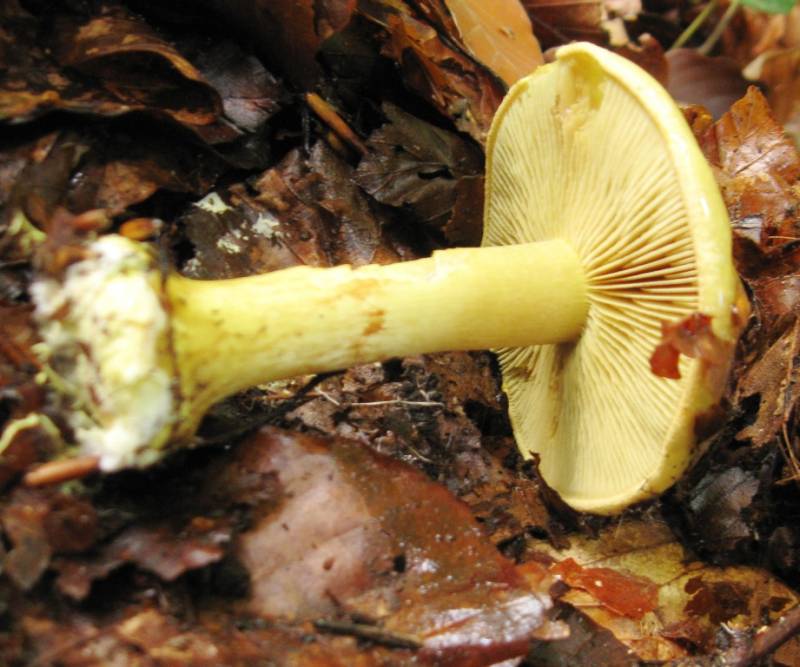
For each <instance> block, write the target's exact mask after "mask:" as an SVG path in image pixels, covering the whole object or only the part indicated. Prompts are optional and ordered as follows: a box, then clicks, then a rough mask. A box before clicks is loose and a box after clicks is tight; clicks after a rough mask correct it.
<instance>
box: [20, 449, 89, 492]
mask: <svg viewBox="0 0 800 667" xmlns="http://www.w3.org/2000/svg"><path fill="white" fill-rule="evenodd" d="M99 466H100V460H99V459H98V458H97V457H96V456H83V457H79V458H73V459H64V460H62V461H48V462H47V463H43V464H42V465H40V466H37V467H36V468H34V469H33V470H31V471H30V472H28V473H26V474H25V477H24V479H23V481H24V482H25V484H26V485H27V486H51V485H53V484H60V483H61V482H69V481H70V480H73V479H81V478H82V477H86V476H87V475H89V474H91V473H93V472H96V471H97V469H98V468H99Z"/></svg>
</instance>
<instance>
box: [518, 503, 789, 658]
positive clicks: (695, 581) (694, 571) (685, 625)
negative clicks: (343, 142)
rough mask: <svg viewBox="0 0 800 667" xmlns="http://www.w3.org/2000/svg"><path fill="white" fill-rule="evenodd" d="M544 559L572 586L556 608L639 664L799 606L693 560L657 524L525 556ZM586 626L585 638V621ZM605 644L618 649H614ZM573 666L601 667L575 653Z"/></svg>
mask: <svg viewBox="0 0 800 667" xmlns="http://www.w3.org/2000/svg"><path fill="white" fill-rule="evenodd" d="M536 554H538V555H536ZM545 554H546V555H547V556H548V557H549V558H550V559H552V561H551V562H552V565H551V566H550V570H551V571H555V572H562V573H564V575H563V576H564V581H565V583H566V584H567V585H568V586H569V590H568V591H567V592H566V593H565V594H564V595H562V596H561V597H560V600H561V603H562V604H566V605H567V606H569V607H571V608H572V609H575V610H578V611H579V612H580V614H582V615H583V616H585V617H588V618H589V619H591V620H592V621H593V622H594V623H595V624H597V627H599V628H604V629H606V630H608V631H610V632H611V633H612V635H613V636H614V637H615V638H616V639H617V640H618V641H619V642H621V643H622V644H623V645H625V646H627V647H628V648H629V649H630V650H632V651H633V652H634V654H635V656H636V659H638V660H641V661H649V660H654V661H662V660H676V659H679V658H682V657H685V656H687V655H688V650H689V649H694V650H699V651H700V652H702V653H709V652H712V651H714V650H715V649H716V648H717V646H716V636H717V631H718V629H719V627H720V624H721V623H725V624H726V626H727V627H728V628H730V629H732V630H737V629H740V630H745V629H755V628H760V627H761V626H762V624H764V623H770V622H773V621H776V620H777V619H778V618H780V616H781V615H782V614H783V613H785V612H787V611H789V610H790V609H792V608H793V607H795V606H796V605H797V604H798V602H800V598H798V596H797V594H796V593H795V592H794V591H792V590H791V589H790V588H788V587H787V586H785V585H784V584H783V583H781V582H780V581H779V580H778V579H776V578H775V577H773V576H771V575H770V574H768V573H767V572H765V571H763V570H759V569H757V568H749V567H741V566H731V567H727V568H717V567H710V566H708V565H706V564H704V563H702V562H699V561H696V560H693V559H692V558H691V557H690V555H689V554H688V553H687V552H686V551H685V549H684V547H682V546H681V545H680V543H679V542H678V541H676V539H675V537H674V535H673V534H672V533H671V532H670V530H669V528H668V527H667V526H666V524H665V523H664V522H663V521H662V520H660V519H657V518H656V519H653V518H649V519H648V520H644V521H643V520H628V521H623V522H619V523H618V524H617V525H613V526H610V527H609V528H607V529H606V530H604V531H602V532H601V533H600V535H599V536H598V537H597V538H587V537H573V538H571V546H570V547H569V548H567V549H560V550H554V549H553V548H552V547H550V546H548V545H546V544H540V545H538V546H536V547H534V551H533V552H532V553H530V554H529V556H534V557H535V558H536V559H537V560H538V561H539V562H541V560H542V557H543V556H544V555H545ZM523 567H527V566H523ZM533 567H541V565H534V566H533ZM609 571H611V572H613V574H612V575H611V576H608V575H607V574H605V573H607V572H609ZM593 575H594V576H593ZM608 583H612V586H610V588H611V589H612V590H610V591H609V590H606V587H607V584H608ZM570 627H571V628H575V627H580V626H576V624H575V622H573V623H571V626H570ZM583 627H584V630H583V633H584V634H585V633H586V629H585V628H586V626H585V622H584V626H583ZM596 632H598V631H597V630H595V633H596ZM598 641H600V638H599V637H598ZM606 646H607V647H608V650H609V651H613V650H615V649H614V644H613V643H607V644H606ZM553 648H554V645H553V646H549V647H542V649H541V650H542V651H544V652H548V651H549V652H552V650H553ZM535 655H536V653H535V652H534V656H535ZM607 655H608V654H607ZM591 659H594V660H598V656H597V655H596V654H595V655H593V656H592V657H591ZM571 664H573V665H576V666H581V665H587V666H588V665H590V664H606V663H605V662H603V661H601V662H600V663H598V662H594V663H592V662H589V661H588V660H586V659H585V657H584V656H583V655H581V654H579V655H576V656H575V661H574V662H573V663H571ZM609 664H610V663H609Z"/></svg>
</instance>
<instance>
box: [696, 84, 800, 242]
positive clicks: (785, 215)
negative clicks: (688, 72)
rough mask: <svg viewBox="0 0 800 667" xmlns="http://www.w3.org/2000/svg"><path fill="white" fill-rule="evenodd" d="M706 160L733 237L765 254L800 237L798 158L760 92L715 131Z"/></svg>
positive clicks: (745, 100)
mask: <svg viewBox="0 0 800 667" xmlns="http://www.w3.org/2000/svg"><path fill="white" fill-rule="evenodd" d="M714 135H715V138H716V142H715V145H714V146H711V145H706V146H704V148H705V149H706V155H707V156H708V157H709V159H710V160H711V162H712V164H714V165H716V166H717V167H718V170H719V171H718V173H717V178H718V181H719V183H720V186H721V188H722V194H723V197H724V198H725V203H726V204H727V206H728V212H729V214H730V216H731V221H732V223H733V226H734V231H735V232H737V233H738V234H740V235H742V236H748V237H750V238H753V239H754V240H755V241H756V242H757V243H758V244H760V246H761V247H762V249H764V250H768V249H769V248H772V247H776V246H780V245H782V244H784V243H785V242H786V241H787V240H793V239H796V238H798V237H800V229H798V226H797V221H796V217H795V216H794V215H793V213H792V211H794V210H795V209H796V208H797V207H798V206H800V191H798V190H797V188H796V187H795V186H796V183H797V181H798V179H800V156H798V153H797V149H796V148H795V146H794V144H793V143H792V142H791V140H790V139H789V138H788V137H787V136H786V135H785V134H784V132H783V129H782V128H781V127H780V125H778V124H777V123H776V122H775V120H774V118H773V117H772V113H771V111H770V108H769V105H768V104H767V101H766V100H765V99H764V96H763V95H762V94H761V93H760V92H759V91H758V89H756V88H753V87H751V88H750V89H749V90H748V92H747V95H745V97H744V98H742V99H741V100H740V101H739V102H737V103H736V104H734V105H733V107H731V110H730V111H729V112H728V113H726V114H725V115H724V116H723V117H722V118H721V119H720V120H719V122H718V123H717V124H716V126H715V127H714Z"/></svg>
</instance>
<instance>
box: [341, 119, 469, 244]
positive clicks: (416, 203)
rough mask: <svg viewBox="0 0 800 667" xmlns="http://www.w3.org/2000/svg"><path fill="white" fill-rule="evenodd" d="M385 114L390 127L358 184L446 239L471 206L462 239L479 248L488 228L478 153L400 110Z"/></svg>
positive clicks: (374, 144)
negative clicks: (441, 231) (463, 210)
mask: <svg viewBox="0 0 800 667" xmlns="http://www.w3.org/2000/svg"><path fill="white" fill-rule="evenodd" d="M383 110H384V113H385V114H386V117H387V119H388V121H389V122H388V123H387V124H386V125H384V126H383V127H382V128H380V129H379V130H377V131H376V132H374V133H373V134H372V135H371V136H370V138H369V140H368V142H367V143H368V146H369V148H370V149H371V150H370V152H369V153H368V154H367V155H366V156H365V157H364V158H363V159H362V160H361V162H360V164H359V165H358V169H357V170H356V174H355V176H356V180H357V182H358V184H359V185H360V186H361V187H362V188H364V190H366V191H367V192H368V193H369V194H370V195H372V196H373V197H374V198H375V199H377V200H378V201H379V202H381V203H383V204H389V205H390V206H396V207H402V206H408V207H409V208H411V210H412V211H413V212H414V213H415V215H416V216H417V217H418V218H419V220H420V221H421V222H423V223H424V224H426V225H430V226H431V227H433V228H439V229H441V228H445V233H447V228H448V225H451V227H450V229H452V224H453V221H454V218H455V217H456V209H457V208H458V207H463V206H464V205H465V203H466V205H467V206H468V208H469V211H470V212H471V213H472V216H471V217H470V218H469V219H462V220H461V222H460V224H459V233H460V235H461V237H462V238H465V237H468V238H470V239H471V240H472V241H473V245H477V243H478V242H479V241H480V236H481V232H482V226H483V225H482V213H483V211H482V209H483V194H482V190H483V188H482V184H483V176H482V174H481V156H480V153H479V152H478V150H477V149H476V148H475V147H474V146H473V145H471V144H470V143H468V142H467V141H466V140H465V139H462V138H461V137H458V136H457V135H455V134H453V133H452V132H447V131H445V130H441V129H439V128H437V127H435V126H433V125H430V124H429V123H425V122H423V121H422V120H419V119H418V118H415V117H414V116H411V115H410V114H407V113H404V112H403V111H401V110H400V109H398V108H397V107H395V106H392V105H388V104H387V105H384V109H383ZM469 181H475V187H472V184H471V183H469ZM468 198H469V199H468ZM462 217H463V216H462Z"/></svg>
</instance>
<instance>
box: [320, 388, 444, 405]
mask: <svg viewBox="0 0 800 667" xmlns="http://www.w3.org/2000/svg"><path fill="white" fill-rule="evenodd" d="M314 395H317V396H320V397H322V398H324V399H325V400H326V401H330V402H331V403H333V404H334V405H335V406H336V407H337V408H339V407H344V408H362V407H374V406H376V405H408V406H411V407H414V408H443V407H444V403H442V402H440V401H407V400H405V399H403V398H393V399H391V400H388V401H363V402H360V401H355V402H353V403H342V401H339V400H337V399H335V398H334V397H333V396H331V395H330V394H328V393H327V392H325V391H322V389H319V388H318V389H316V390H315V392H314V394H308V396H314Z"/></svg>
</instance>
